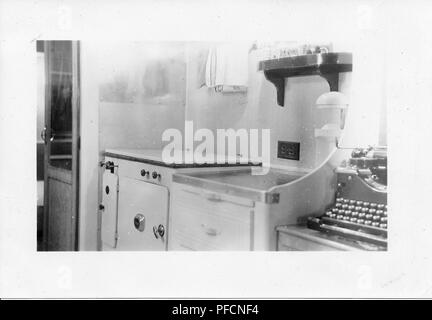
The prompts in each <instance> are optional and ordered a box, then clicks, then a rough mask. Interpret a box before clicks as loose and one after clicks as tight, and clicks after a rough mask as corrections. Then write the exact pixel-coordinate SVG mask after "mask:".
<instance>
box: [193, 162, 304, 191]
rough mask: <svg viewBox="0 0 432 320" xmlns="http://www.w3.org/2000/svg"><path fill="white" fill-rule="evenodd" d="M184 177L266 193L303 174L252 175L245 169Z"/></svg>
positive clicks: (284, 172)
mask: <svg viewBox="0 0 432 320" xmlns="http://www.w3.org/2000/svg"><path fill="white" fill-rule="evenodd" d="M186 175H188V176H190V177H194V178H199V179H204V180H209V181H211V182H216V183H220V184H225V185H227V186H228V185H230V186H237V187H242V188H247V189H255V190H259V191H267V190H269V189H271V188H272V187H274V186H278V185H282V184H286V183H289V182H291V181H294V180H297V179H299V178H300V177H302V176H303V175H304V173H300V172H288V171H285V170H278V169H270V171H269V172H268V173H267V174H265V175H254V174H252V170H251V168H245V169H235V170H224V171H212V172H195V173H187V174H186Z"/></svg>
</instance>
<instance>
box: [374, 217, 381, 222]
mask: <svg viewBox="0 0 432 320" xmlns="http://www.w3.org/2000/svg"><path fill="white" fill-rule="evenodd" d="M380 219H381V217H380V216H373V217H372V220H373V221H380Z"/></svg>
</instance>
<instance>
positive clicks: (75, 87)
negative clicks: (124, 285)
mask: <svg viewBox="0 0 432 320" xmlns="http://www.w3.org/2000/svg"><path fill="white" fill-rule="evenodd" d="M79 47H80V44H79V41H72V75H73V76H72V219H73V221H72V228H73V232H72V243H73V247H74V250H76V251H77V250H78V248H79V243H78V242H79V234H78V233H79V161H80V156H79V139H80V61H79V54H80V53H79Z"/></svg>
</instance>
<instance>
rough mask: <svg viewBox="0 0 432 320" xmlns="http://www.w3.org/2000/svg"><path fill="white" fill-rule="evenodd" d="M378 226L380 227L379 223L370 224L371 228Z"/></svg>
mask: <svg viewBox="0 0 432 320" xmlns="http://www.w3.org/2000/svg"><path fill="white" fill-rule="evenodd" d="M379 225H380V224H379V222H372V227H376V228H377V227H379Z"/></svg>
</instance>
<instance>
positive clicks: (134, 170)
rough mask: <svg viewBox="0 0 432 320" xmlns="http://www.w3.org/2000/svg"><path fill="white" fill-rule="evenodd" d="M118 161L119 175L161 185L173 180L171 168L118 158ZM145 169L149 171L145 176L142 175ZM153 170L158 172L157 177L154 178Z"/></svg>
mask: <svg viewBox="0 0 432 320" xmlns="http://www.w3.org/2000/svg"><path fill="white" fill-rule="evenodd" d="M116 162H118V164H119V169H118V174H119V176H123V177H128V178H131V179H136V180H141V181H145V182H150V183H155V184H161V185H168V184H169V183H170V182H171V174H172V171H173V169H171V168H165V167H161V166H154V165H151V164H147V163H141V162H134V161H127V160H118V159H117V161H116ZM143 170H144V171H145V172H146V173H147V174H145V175H144V176H143V175H142V171H143ZM153 172H156V174H158V177H157V178H156V179H155V178H153Z"/></svg>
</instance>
